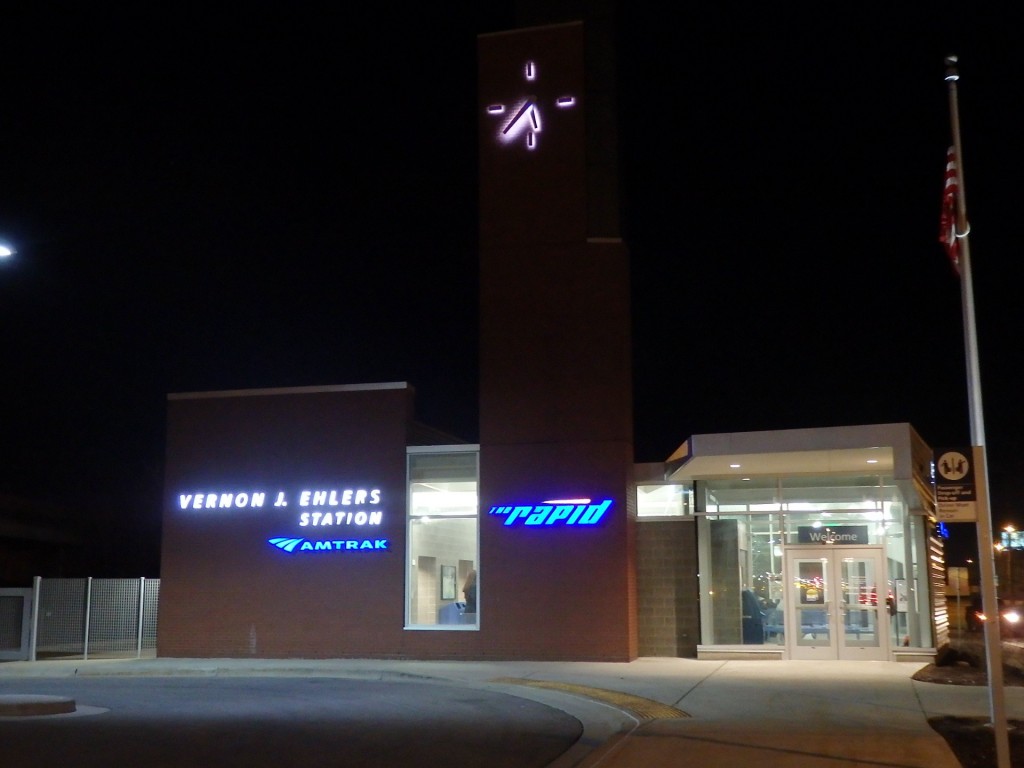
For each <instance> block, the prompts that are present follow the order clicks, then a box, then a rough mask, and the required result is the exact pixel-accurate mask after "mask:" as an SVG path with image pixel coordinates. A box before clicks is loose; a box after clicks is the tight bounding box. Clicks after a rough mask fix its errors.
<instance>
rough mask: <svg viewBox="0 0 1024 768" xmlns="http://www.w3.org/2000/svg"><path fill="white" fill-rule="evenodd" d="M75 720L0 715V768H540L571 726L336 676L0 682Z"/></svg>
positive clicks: (548, 713) (491, 704) (521, 711)
mask: <svg viewBox="0 0 1024 768" xmlns="http://www.w3.org/2000/svg"><path fill="white" fill-rule="evenodd" d="M0 694H39V695H57V696H70V697H72V698H74V699H75V702H76V704H77V705H78V709H79V711H78V712H77V713H75V714H70V715H57V716H49V717H0V765H2V766H4V768H8V767H9V768H72V767H73V768H93V767H94V766H95V768H122V767H124V768H135V767H136V766H138V767H139V768H142V767H145V768H165V767H167V768H170V767H171V766H175V767H177V766H182V767H185V766H187V767H188V768H202V767H203V766H211V767H216V768H233V767H234V766H238V767H239V768H242V767H243V766H244V768H263V766H267V767H268V768H269V767H270V766H274V768H284V767H286V766H301V768H318V767H319V766H324V767H325V768H326V766H331V767H332V768H339V766H340V767H348V766H388V767H389V768H390V767H392V766H403V767H404V766H431V767H433V766H437V768H484V767H485V766H486V768H504V767H505V766H507V767H508V768H513V767H514V768H533V767H536V768H542V766H547V765H549V764H550V763H551V762H552V761H553V760H555V758H557V757H558V756H559V755H560V754H562V753H563V752H565V751H566V750H568V749H569V748H570V747H571V746H572V745H573V744H574V743H576V741H577V740H578V739H579V738H580V736H581V734H582V725H581V723H580V722H579V720H577V719H576V718H574V717H572V716H570V715H568V714H566V713H565V712H562V711H560V710H558V709H554V708H552V707H549V706H547V705H545V704H541V703H538V702H535V701H530V700H527V699H523V698H519V697H515V696H510V695H507V694H503V693H500V692H493V691H484V690H479V689H475V688H471V687H460V686H458V685H450V684H444V683H432V682H389V681H375V680H352V679H345V678H316V677H314V678H297V677H288V678H284V677H282V678H270V677H216V678H205V677H131V678H102V677H95V678H90V677H73V678H57V679H40V678H33V679H31V680H28V679H0Z"/></svg>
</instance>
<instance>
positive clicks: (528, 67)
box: [487, 61, 576, 150]
mask: <svg viewBox="0 0 1024 768" xmlns="http://www.w3.org/2000/svg"><path fill="white" fill-rule="evenodd" d="M523 78H524V81H525V83H526V87H525V89H524V90H526V91H528V92H527V93H525V94H524V95H523V96H520V97H519V98H517V99H514V100H513V101H509V102H499V103H494V104H489V105H488V106H487V114H488V115H491V116H492V117H496V118H497V119H498V133H497V141H498V143H500V144H506V145H512V146H520V147H525V148H526V149H529V150H532V149H536V148H537V144H538V142H539V137H540V133H541V132H542V131H543V130H544V115H545V114H546V110H547V109H548V107H554V108H555V109H571V108H572V107H574V106H576V97H575V96H570V95H563V96H556V97H555V98H554V99H551V100H543V99H541V98H538V97H537V96H536V95H535V94H534V93H529V91H533V90H535V86H536V84H537V80H538V73H537V65H536V64H535V63H534V62H532V61H527V62H526V63H525V64H524V65H523Z"/></svg>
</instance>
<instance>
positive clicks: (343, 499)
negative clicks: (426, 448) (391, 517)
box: [177, 488, 390, 554]
mask: <svg viewBox="0 0 1024 768" xmlns="http://www.w3.org/2000/svg"><path fill="white" fill-rule="evenodd" d="M177 503H178V508H179V509H181V510H183V511H185V510H188V511H192V510H196V511H204V512H206V511H217V512H228V511H240V510H247V511H268V512H280V511H283V510H287V509H289V508H295V509H296V510H297V511H296V513H295V517H294V518H293V521H294V525H295V526H297V527H299V528H307V529H308V528H316V529H318V530H323V531H324V533H325V534H327V535H328V536H331V533H330V532H328V531H327V530H325V529H336V528H338V527H340V526H344V527H347V528H350V529H352V528H354V529H362V528H366V527H368V526H380V525H382V524H383V522H384V512H383V510H381V509H380V508H379V506H380V503H381V490H380V489H379V488H300V489H299V490H298V491H296V492H294V493H293V492H290V491H283V490H274V491H268V490H266V489H263V488H235V489H232V490H213V491H209V490H194V491H192V492H190V493H179V494H178V499H177ZM293 504H294V506H293ZM366 532H367V533H368V532H369V531H366ZM352 533H355V531H352ZM333 535H334V536H338V533H334V534H333ZM342 535H343V536H344V535H345V534H342ZM267 543H269V544H270V545H272V546H274V547H276V548H278V549H280V550H282V551H284V552H288V553H292V554H295V553H305V552H360V551H373V552H379V551H381V550H388V549H389V548H390V544H389V541H388V539H384V538H368V539H361V538H324V539H307V538H305V537H301V536H294V535H293V536H275V537H273V538H271V539H268V540H267Z"/></svg>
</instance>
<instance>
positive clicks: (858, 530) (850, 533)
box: [796, 525, 871, 545]
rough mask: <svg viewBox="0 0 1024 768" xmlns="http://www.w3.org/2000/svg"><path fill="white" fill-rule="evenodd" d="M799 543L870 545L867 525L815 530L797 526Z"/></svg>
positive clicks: (807, 526)
mask: <svg viewBox="0 0 1024 768" xmlns="http://www.w3.org/2000/svg"><path fill="white" fill-rule="evenodd" d="M796 533H797V541H798V542H799V543H801V544H841V545H842V544H862V545H863V544H870V543H871V542H870V541H869V540H868V527H867V526H866V525H829V526H823V527H821V528H815V527H813V526H810V525H800V526H797V529H796Z"/></svg>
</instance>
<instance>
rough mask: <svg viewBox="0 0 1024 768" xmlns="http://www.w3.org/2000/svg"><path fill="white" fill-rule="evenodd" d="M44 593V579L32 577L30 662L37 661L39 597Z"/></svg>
mask: <svg viewBox="0 0 1024 768" xmlns="http://www.w3.org/2000/svg"><path fill="white" fill-rule="evenodd" d="M42 591H43V577H42V576H33V577H32V626H31V628H30V629H29V633H28V635H29V640H28V660H29V661H35V660H36V644H37V642H38V639H39V595H40V593H41V592H42Z"/></svg>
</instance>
